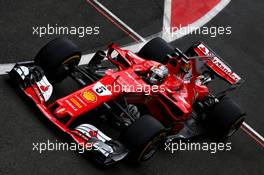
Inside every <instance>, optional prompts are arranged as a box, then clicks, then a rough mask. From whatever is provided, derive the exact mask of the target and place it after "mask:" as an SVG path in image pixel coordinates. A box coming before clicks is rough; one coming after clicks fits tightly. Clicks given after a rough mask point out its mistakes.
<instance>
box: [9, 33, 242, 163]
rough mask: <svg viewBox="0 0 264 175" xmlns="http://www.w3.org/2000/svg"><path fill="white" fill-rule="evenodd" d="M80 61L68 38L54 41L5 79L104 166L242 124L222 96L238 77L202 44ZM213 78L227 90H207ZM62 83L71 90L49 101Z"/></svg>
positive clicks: (111, 52)
mask: <svg viewBox="0 0 264 175" xmlns="http://www.w3.org/2000/svg"><path fill="white" fill-rule="evenodd" d="M80 58H81V52H80V51H79V49H78V47H77V46H76V45H75V44H74V43H73V42H72V41H70V40H69V39H66V38H58V39H55V40H53V41H51V42H49V43H48V44H47V45H45V46H44V47H43V48H42V49H41V50H40V51H39V52H38V54H37V55H36V56H35V58H34V60H33V61H29V62H24V63H17V64H16V65H15V66H14V68H13V69H12V70H11V71H10V72H9V75H10V77H11V79H13V80H15V83H16V84H17V85H19V87H20V89H22V91H23V92H24V94H25V95H26V96H27V97H28V98H29V99H31V100H32V101H33V102H34V104H35V105H36V106H37V107H38V108H39V110H40V111H41V112H42V113H43V114H44V115H45V116H46V117H47V118H48V119H49V120H50V121H51V122H52V123H53V124H55V126H57V127H58V128H59V129H60V130H62V131H63V132H65V133H67V134H68V135H69V136H70V137H71V138H72V139H73V140H74V141H75V142H77V144H79V145H86V144H88V143H89V144H91V145H92V148H93V149H92V151H90V153H91V155H92V156H91V157H93V158H94V160H96V161H97V162H99V163H101V164H103V165H110V164H113V163H115V162H118V161H120V160H122V159H124V158H126V157H128V158H130V160H133V161H135V162H139V163H140V162H142V161H145V160H148V159H150V158H151V157H152V156H153V155H154V154H155V152H156V151H157V150H158V148H159V146H160V145H161V144H164V143H166V142H168V141H171V140H173V139H189V138H192V137H195V136H199V135H201V134H205V133H206V134H207V135H208V136H210V137H211V138H213V139H216V140H224V139H227V138H229V137H230V136H232V135H233V134H234V133H235V132H236V131H237V130H238V129H239V127H240V126H241V124H242V123H243V121H244V119H245V113H244V112H243V110H242V109H241V108H240V107H239V105H238V104H237V103H235V102H234V101H233V100H232V99H231V98H230V97H229V96H227V95H226V94H227V93H228V92H229V91H231V90H233V89H235V88H236V87H238V86H239V85H240V84H241V83H242V82H243V79H242V78H241V77H240V76H239V75H238V74H237V73H235V72H233V70H232V69H231V67H230V66H229V65H228V64H227V63H225V61H224V60H222V59H221V58H220V57H219V56H217V55H216V54H215V53H214V52H213V51H212V50H211V49H210V48H209V47H208V46H206V45H205V44H204V43H202V42H198V43H196V44H194V45H192V46H191V47H190V48H189V49H188V50H187V51H186V52H182V51H181V50H180V49H178V48H173V47H172V46H171V45H170V44H168V43H167V42H165V41H164V40H163V39H161V38H154V39H152V40H150V41H149V42H147V43H146V44H145V45H144V46H143V47H142V48H141V49H140V50H139V51H138V52H135V53H134V52H131V51H129V50H124V49H121V48H120V47H118V46H117V45H116V44H110V45H109V46H108V49H107V51H106V52H105V51H102V50H98V51H97V52H96V53H95V54H94V56H93V57H92V58H91V60H90V62H89V63H88V64H85V65H79V62H80ZM214 78H219V79H222V80H224V82H226V83H227V84H228V85H229V86H228V87H227V88H226V89H224V90H222V91H221V92H217V93H213V92H212V91H211V90H209V86H208V84H209V83H210V82H211V81H212V80H213V79H214ZM65 79H71V81H73V82H77V83H76V84H78V89H77V90H74V92H71V93H68V94H66V95H64V96H63V97H59V98H55V96H56V93H54V92H55V91H54V89H56V86H58V85H60V84H61V83H63V82H64V81H65ZM68 85H69V84H68ZM66 86H67V84H66Z"/></svg>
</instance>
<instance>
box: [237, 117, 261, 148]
mask: <svg viewBox="0 0 264 175" xmlns="http://www.w3.org/2000/svg"><path fill="white" fill-rule="evenodd" d="M240 129H242V131H244V132H245V133H246V134H247V135H248V136H250V137H251V138H253V139H254V140H255V141H256V142H257V143H258V144H259V145H260V146H262V147H263V148H264V138H263V136H261V135H260V134H259V133H258V132H257V131H255V130H254V129H253V128H252V127H251V126H249V125H248V124H247V123H245V122H243V123H242V126H241V128H240Z"/></svg>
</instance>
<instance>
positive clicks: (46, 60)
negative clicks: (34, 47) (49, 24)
mask: <svg viewBox="0 0 264 175" xmlns="http://www.w3.org/2000/svg"><path fill="white" fill-rule="evenodd" d="M80 58H81V52H80V50H79V48H78V47H77V45H75V44H74V43H73V42H72V41H71V40H69V39H67V38H57V39H54V40H52V41H50V42H49V43H48V44H46V45H45V46H44V47H43V48H42V49H41V50H40V51H39V52H38V54H37V55H36V57H35V59H34V62H35V64H36V65H38V66H40V67H41V68H42V69H43V70H44V72H45V75H46V76H47V78H48V79H49V80H50V81H51V82H53V83H57V82H60V81H62V80H63V79H64V78H66V76H67V75H68V73H69V72H70V70H71V69H72V68H73V66H75V65H78V63H79V62H80Z"/></svg>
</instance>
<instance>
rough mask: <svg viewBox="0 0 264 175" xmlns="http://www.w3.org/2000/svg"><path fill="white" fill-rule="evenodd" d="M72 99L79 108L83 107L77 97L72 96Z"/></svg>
mask: <svg viewBox="0 0 264 175" xmlns="http://www.w3.org/2000/svg"><path fill="white" fill-rule="evenodd" d="M70 101H71V102H72V103H73V104H75V105H76V106H77V107H78V108H79V109H80V108H82V105H81V104H80V103H79V102H78V101H77V100H76V99H75V98H71V99H70Z"/></svg>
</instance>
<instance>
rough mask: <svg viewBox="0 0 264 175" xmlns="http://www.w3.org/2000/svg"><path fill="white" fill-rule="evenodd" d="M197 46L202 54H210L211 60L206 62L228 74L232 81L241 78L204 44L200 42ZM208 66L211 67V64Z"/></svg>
mask: <svg viewBox="0 0 264 175" xmlns="http://www.w3.org/2000/svg"><path fill="white" fill-rule="evenodd" d="M198 48H199V49H200V50H201V51H202V52H203V54H204V55H206V56H212V60H210V61H209V63H208V64H210V63H212V64H213V65H215V66H216V67H218V68H219V69H220V70H221V71H223V72H224V73H225V74H226V75H228V76H229V77H230V78H231V79H232V80H233V81H234V83H236V82H238V81H239V80H241V78H240V77H239V76H238V75H237V74H236V73H235V72H233V71H232V70H231V69H230V67H228V66H227V65H226V64H225V63H224V62H223V61H221V60H220V59H219V58H218V57H216V56H215V55H214V53H212V52H211V51H210V50H209V49H208V48H207V47H206V46H205V45H203V44H200V45H199V46H198ZM210 67H211V68H212V69H213V66H210Z"/></svg>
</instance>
